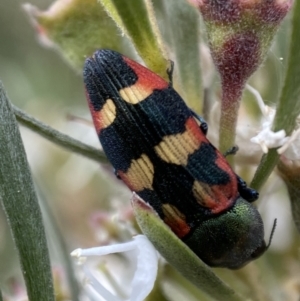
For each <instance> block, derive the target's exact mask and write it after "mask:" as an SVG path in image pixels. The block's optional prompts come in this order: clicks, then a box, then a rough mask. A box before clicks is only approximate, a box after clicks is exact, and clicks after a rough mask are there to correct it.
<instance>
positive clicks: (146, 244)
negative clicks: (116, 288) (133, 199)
mask: <svg viewBox="0 0 300 301" xmlns="http://www.w3.org/2000/svg"><path fill="white" fill-rule="evenodd" d="M128 251H136V253H137V268H136V271H135V274H134V277H133V279H132V282H131V293H130V295H129V297H128V298H126V299H122V298H120V297H119V296H115V295H114V294H112V293H111V292H110V291H108V290H107V289H106V288H105V287H104V286H103V285H102V284H101V283H100V282H99V281H98V280H97V278H96V277H95V275H94V274H93V273H92V272H91V271H90V269H89V268H88V267H87V265H86V264H84V266H83V269H84V272H85V274H86V276H87V278H88V280H89V284H90V285H91V286H92V288H93V290H94V293H93V295H95V292H97V293H98V294H97V296H98V298H99V295H100V296H102V297H103V298H104V299H105V300H107V301H124V300H126V301H142V300H144V299H145V298H146V297H147V295H148V294H149V293H150V292H151V290H152V288H153V286H154V282H155V279H156V275H157V266H158V254H157V251H156V250H155V248H154V247H153V245H152V244H151V243H150V241H149V240H148V239H147V237H146V236H144V235H137V236H135V237H134V238H133V240H132V241H130V242H127V243H122V244H116V245H111V246H103V247H96V248H90V249H76V250H74V251H73V252H72V253H71V255H72V256H74V257H77V258H78V259H80V261H81V262H82V259H85V257H89V256H104V255H108V254H112V253H120V252H128ZM99 300H102V299H100V298H99Z"/></svg>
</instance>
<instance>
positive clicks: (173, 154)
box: [154, 117, 207, 166]
mask: <svg viewBox="0 0 300 301" xmlns="http://www.w3.org/2000/svg"><path fill="white" fill-rule="evenodd" d="M185 127H186V130H185V131H184V132H183V133H180V134H174V135H168V136H165V137H163V139H162V141H161V142H160V143H159V144H158V145H156V146H155V147H154V149H155V152H156V153H157V155H158V156H159V157H160V158H161V159H162V160H164V161H165V162H168V163H173V164H177V165H182V166H185V165H187V162H188V157H189V156H190V155H191V154H193V153H194V152H195V151H196V150H197V149H199V147H200V146H201V143H202V142H203V141H205V142H207V139H206V137H205V135H204V134H203V133H202V131H201V130H200V128H199V126H198V125H197V123H196V121H195V120H194V118H192V117H190V118H188V120H187V121H186V123H185Z"/></svg>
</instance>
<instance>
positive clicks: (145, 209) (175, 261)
mask: <svg viewBox="0 0 300 301" xmlns="http://www.w3.org/2000/svg"><path fill="white" fill-rule="evenodd" d="M132 206H133V210H134V213H135V217H136V219H137V222H138V224H139V226H140V228H141V229H142V231H143V233H144V234H145V235H146V236H147V237H148V238H149V240H150V241H151V242H152V243H153V245H154V247H155V248H156V249H157V251H158V252H159V253H160V254H161V255H162V256H163V257H164V258H165V259H166V260H167V261H168V262H169V263H170V264H171V265H172V266H173V267H175V268H176V269H177V270H178V271H179V272H180V273H181V274H182V275H183V276H184V277H185V278H186V279H188V280H189V281H190V282H191V283H193V284H194V285H195V286H196V287H197V288H199V289H200V290H202V291H203V292H205V293H206V294H208V295H209V296H211V297H213V298H214V299H215V300H218V301H244V300H245V298H243V297H241V296H240V295H238V294H237V293H235V292H234V291H233V290H232V289H231V288H230V287H228V286H227V285H226V284H225V283H224V282H223V281H222V280H221V279H219V278H218V277H217V276H216V275H215V274H214V273H213V272H212V270H211V269H210V267H208V266H207V265H206V264H205V263H204V262H203V261H202V260H201V259H200V258H199V257H198V256H197V255H196V254H195V253H194V252H193V251H192V250H191V249H190V248H189V247H188V246H187V245H185V244H184V243H183V242H182V241H181V240H180V239H179V238H178V237H177V236H176V235H175V234H174V233H173V232H172V231H171V230H170V228H168V227H167V225H166V224H165V223H164V222H163V221H162V220H161V219H160V218H159V217H158V215H157V213H156V212H155V211H154V210H153V209H152V207H150V206H149V205H148V204H146V203H145V202H144V201H143V200H142V199H141V198H139V197H138V196H137V195H136V194H134V195H133V199H132Z"/></svg>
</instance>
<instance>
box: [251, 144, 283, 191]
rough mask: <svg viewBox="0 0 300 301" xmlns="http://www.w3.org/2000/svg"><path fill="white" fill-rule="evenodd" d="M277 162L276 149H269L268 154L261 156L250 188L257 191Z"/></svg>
mask: <svg viewBox="0 0 300 301" xmlns="http://www.w3.org/2000/svg"><path fill="white" fill-rule="evenodd" d="M278 161H279V155H278V153H277V150H276V149H270V150H269V152H268V154H265V155H263V156H262V158H261V161H260V164H259V166H258V168H257V170H256V173H255V176H254V178H253V180H252V182H251V184H250V186H251V187H252V188H254V189H256V190H259V189H260V188H261V187H262V186H263V184H264V183H265V182H266V180H267V179H268V177H269V176H270V174H271V173H272V171H273V169H274V167H275V166H276V165H277V163H278Z"/></svg>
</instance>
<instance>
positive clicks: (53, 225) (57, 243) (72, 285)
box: [34, 178, 80, 301]
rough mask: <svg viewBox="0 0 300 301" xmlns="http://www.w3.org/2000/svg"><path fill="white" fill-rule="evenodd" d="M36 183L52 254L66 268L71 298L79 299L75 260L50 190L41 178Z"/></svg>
mask: <svg viewBox="0 0 300 301" xmlns="http://www.w3.org/2000/svg"><path fill="white" fill-rule="evenodd" d="M34 183H35V184H36V185H35V186H36V189H37V194H38V197H39V200H40V206H41V210H42V213H43V216H44V221H45V226H46V232H47V234H48V236H49V237H51V238H52V244H51V246H50V251H52V252H51V254H52V253H54V254H55V255H56V257H57V258H58V260H59V263H60V264H61V265H62V266H63V268H64V273H65V275H66V280H67V282H68V286H69V290H70V294H71V300H72V301H79V296H80V285H79V283H78V281H77V279H76V276H75V269H74V262H73V261H72V259H71V256H70V250H68V248H67V245H66V242H65V240H64V238H63V235H62V231H60V229H59V227H58V224H57V221H56V219H55V216H54V215H53V212H52V208H51V203H50V200H49V199H48V198H47V195H50V192H49V193H48V191H46V188H45V187H44V185H43V183H42V182H41V181H39V179H37V178H35V179H34ZM45 191H46V193H45ZM52 246H54V248H52Z"/></svg>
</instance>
